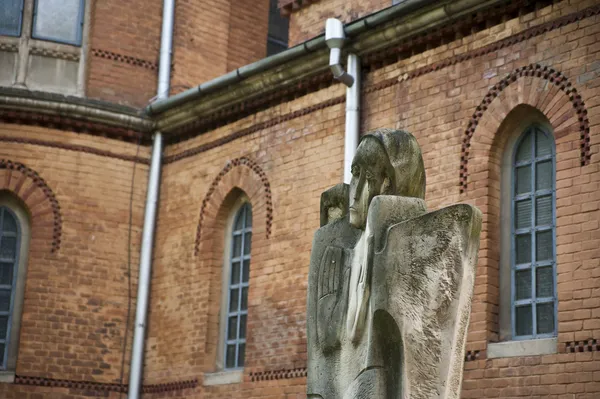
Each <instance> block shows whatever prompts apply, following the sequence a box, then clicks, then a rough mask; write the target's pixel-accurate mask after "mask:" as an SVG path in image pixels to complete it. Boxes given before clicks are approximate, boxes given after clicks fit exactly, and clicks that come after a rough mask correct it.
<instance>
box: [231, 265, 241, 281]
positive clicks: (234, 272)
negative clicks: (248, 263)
mask: <svg viewBox="0 0 600 399" xmlns="http://www.w3.org/2000/svg"><path fill="white" fill-rule="evenodd" d="M239 283H240V262H233V263H232V264H231V285H236V284H239Z"/></svg>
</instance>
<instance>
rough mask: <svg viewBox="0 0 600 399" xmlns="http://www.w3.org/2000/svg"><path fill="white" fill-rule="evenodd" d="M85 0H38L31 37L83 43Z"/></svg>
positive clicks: (34, 11) (78, 44) (59, 41)
mask: <svg viewBox="0 0 600 399" xmlns="http://www.w3.org/2000/svg"><path fill="white" fill-rule="evenodd" d="M84 6H85V0H36V1H35V8H34V10H33V30H32V32H31V37H33V38H34V39H40V40H49V41H53V42H58V43H65V44H72V45H75V46H80V45H81V36H82V28H83V9H84Z"/></svg>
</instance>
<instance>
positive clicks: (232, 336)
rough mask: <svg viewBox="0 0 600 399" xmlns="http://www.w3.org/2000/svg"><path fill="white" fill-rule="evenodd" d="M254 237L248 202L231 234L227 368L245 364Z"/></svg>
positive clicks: (236, 218)
mask: <svg viewBox="0 0 600 399" xmlns="http://www.w3.org/2000/svg"><path fill="white" fill-rule="evenodd" d="M251 240H252V208H251V206H250V204H249V203H245V204H244V205H243V206H242V207H241V208H240V209H239V210H238V211H237V213H236V215H235V218H234V222H233V229H232V233H231V256H230V264H229V271H230V273H229V283H228V285H229V289H228V291H229V293H228V300H227V321H226V328H225V355H224V357H225V369H236V368H241V367H244V359H245V350H246V324H247V317H248V286H249V284H248V283H249V279H250V245H251Z"/></svg>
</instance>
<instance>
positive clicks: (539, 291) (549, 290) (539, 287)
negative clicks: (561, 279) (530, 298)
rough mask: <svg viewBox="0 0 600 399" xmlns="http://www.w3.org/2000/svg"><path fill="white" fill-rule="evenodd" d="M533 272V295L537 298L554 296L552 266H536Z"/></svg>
mask: <svg viewBox="0 0 600 399" xmlns="http://www.w3.org/2000/svg"><path fill="white" fill-rule="evenodd" d="M535 274H536V276H535V296H536V297H538V298H547V297H552V296H554V278H553V277H554V271H553V270H552V266H549V267H538V268H537V269H536V271H535ZM538 309H539V307H538Z"/></svg>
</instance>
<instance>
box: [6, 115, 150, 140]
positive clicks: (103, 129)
mask: <svg viewBox="0 0 600 399" xmlns="http://www.w3.org/2000/svg"><path fill="white" fill-rule="evenodd" d="M0 122H2V123H11V124H17V125H32V126H44V127H48V128H51V129H61V130H68V131H72V132H76V133H89V134H93V135H97V136H105V137H110V138H114V139H119V140H123V141H127V142H132V143H137V142H138V141H139V140H142V141H149V139H150V138H149V137H148V136H147V135H145V134H144V133H143V132H139V131H135V130H132V129H126V128H122V127H117V126H111V125H106V124H103V123H97V122H89V121H83V120H81V119H77V118H73V117H71V116H69V115H67V114H62V115H49V114H45V113H42V112H32V111H17V110H11V109H0Z"/></svg>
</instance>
